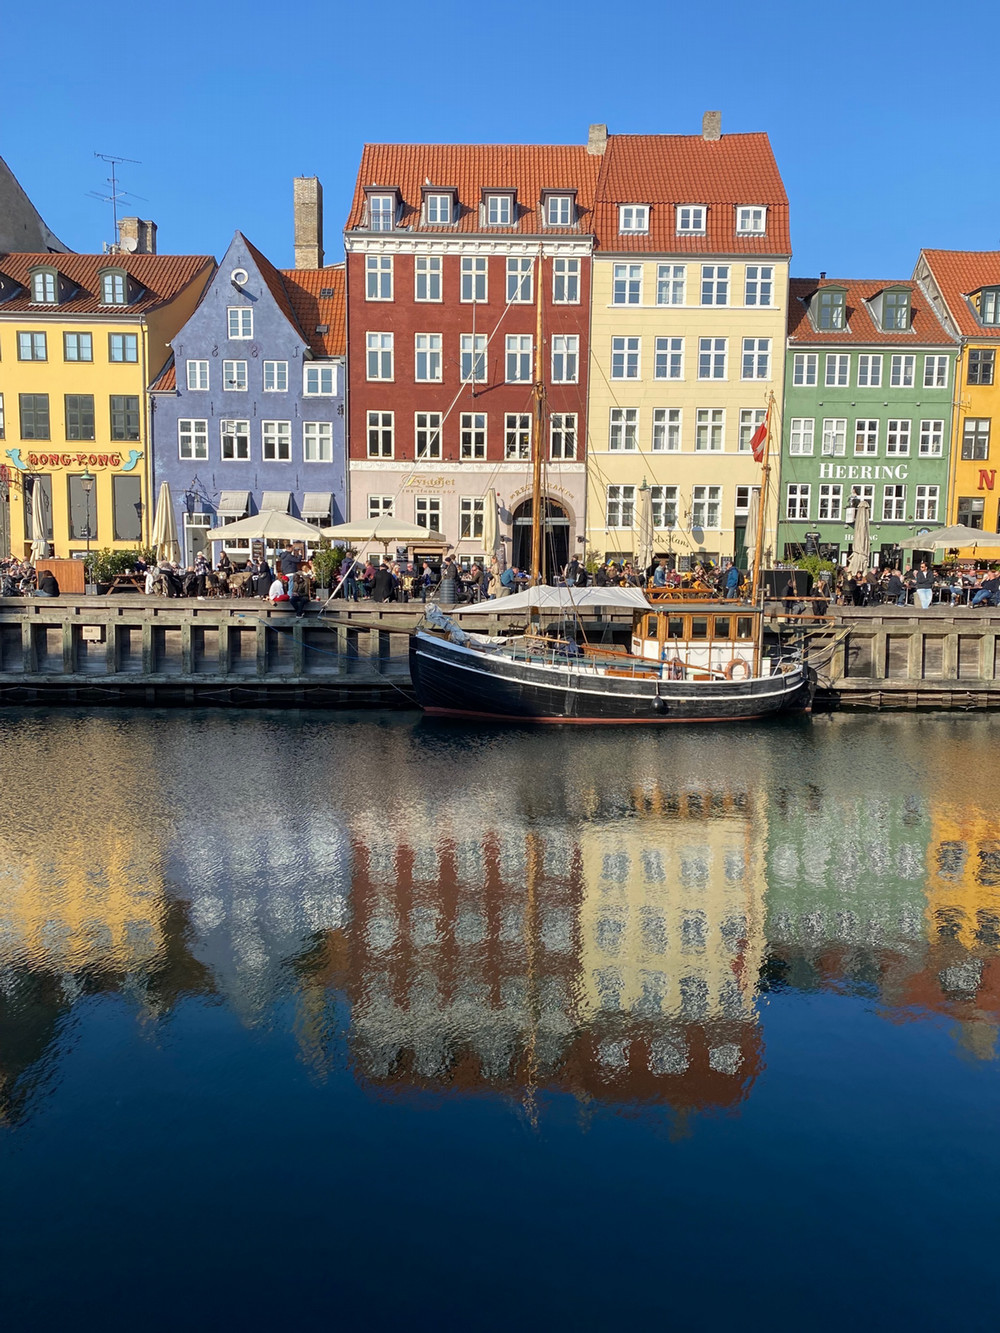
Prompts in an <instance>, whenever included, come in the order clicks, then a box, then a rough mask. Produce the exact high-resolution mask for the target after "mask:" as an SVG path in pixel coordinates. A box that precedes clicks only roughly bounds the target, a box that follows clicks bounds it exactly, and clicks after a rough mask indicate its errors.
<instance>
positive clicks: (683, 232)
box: [677, 204, 706, 236]
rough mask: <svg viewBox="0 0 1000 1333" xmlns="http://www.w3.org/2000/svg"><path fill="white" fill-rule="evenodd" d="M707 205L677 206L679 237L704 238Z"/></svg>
mask: <svg viewBox="0 0 1000 1333" xmlns="http://www.w3.org/2000/svg"><path fill="white" fill-rule="evenodd" d="M705 212H706V209H705V205H704V204H678V205H677V235H678V236H703V235H704V234H705Z"/></svg>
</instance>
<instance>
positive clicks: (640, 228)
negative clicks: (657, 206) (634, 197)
mask: <svg viewBox="0 0 1000 1333" xmlns="http://www.w3.org/2000/svg"><path fill="white" fill-rule="evenodd" d="M618 231H619V234H620V235H622V236H645V235H646V234H647V233H648V231H649V205H648V204H619V205H618Z"/></svg>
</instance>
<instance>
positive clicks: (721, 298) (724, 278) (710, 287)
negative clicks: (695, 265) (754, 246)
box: [701, 264, 732, 306]
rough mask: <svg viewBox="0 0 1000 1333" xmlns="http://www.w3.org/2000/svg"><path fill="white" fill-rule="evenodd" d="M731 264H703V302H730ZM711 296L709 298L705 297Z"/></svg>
mask: <svg viewBox="0 0 1000 1333" xmlns="http://www.w3.org/2000/svg"><path fill="white" fill-rule="evenodd" d="M731 270H732V265H730V264H702V266H701V304H702V305H712V306H727V305H728V304H729V275H730V272H731ZM706 296H707V297H709V299H708V300H706V299H705V298H706Z"/></svg>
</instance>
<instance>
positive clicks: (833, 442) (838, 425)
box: [820, 417, 847, 458]
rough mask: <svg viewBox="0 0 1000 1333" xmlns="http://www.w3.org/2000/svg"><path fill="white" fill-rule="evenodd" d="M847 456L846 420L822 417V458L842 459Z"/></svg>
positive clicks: (843, 418) (844, 418)
mask: <svg viewBox="0 0 1000 1333" xmlns="http://www.w3.org/2000/svg"><path fill="white" fill-rule="evenodd" d="M846 454H847V418H846V417H824V418H823V429H822V433H821V436H820V456H821V457H822V458H844V457H845V456H846Z"/></svg>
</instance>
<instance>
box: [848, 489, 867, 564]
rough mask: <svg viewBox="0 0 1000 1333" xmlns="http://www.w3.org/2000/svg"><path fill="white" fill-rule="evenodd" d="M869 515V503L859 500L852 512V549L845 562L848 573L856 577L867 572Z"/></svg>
mask: <svg viewBox="0 0 1000 1333" xmlns="http://www.w3.org/2000/svg"><path fill="white" fill-rule="evenodd" d="M870 517H871V505H870V504H869V503H868V501H867V500H859V501H858V504H857V508H856V510H855V514H854V550H853V551H852V552H851V558H850V560H848V562H847V572H848V574H853V575H854V577H855V578H856V579H857V578H860V577H861V575H862V574H866V573H867V572H868V562H869V561H870V560H871V557H872V543H871V528H870V526H869V519H870Z"/></svg>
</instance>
